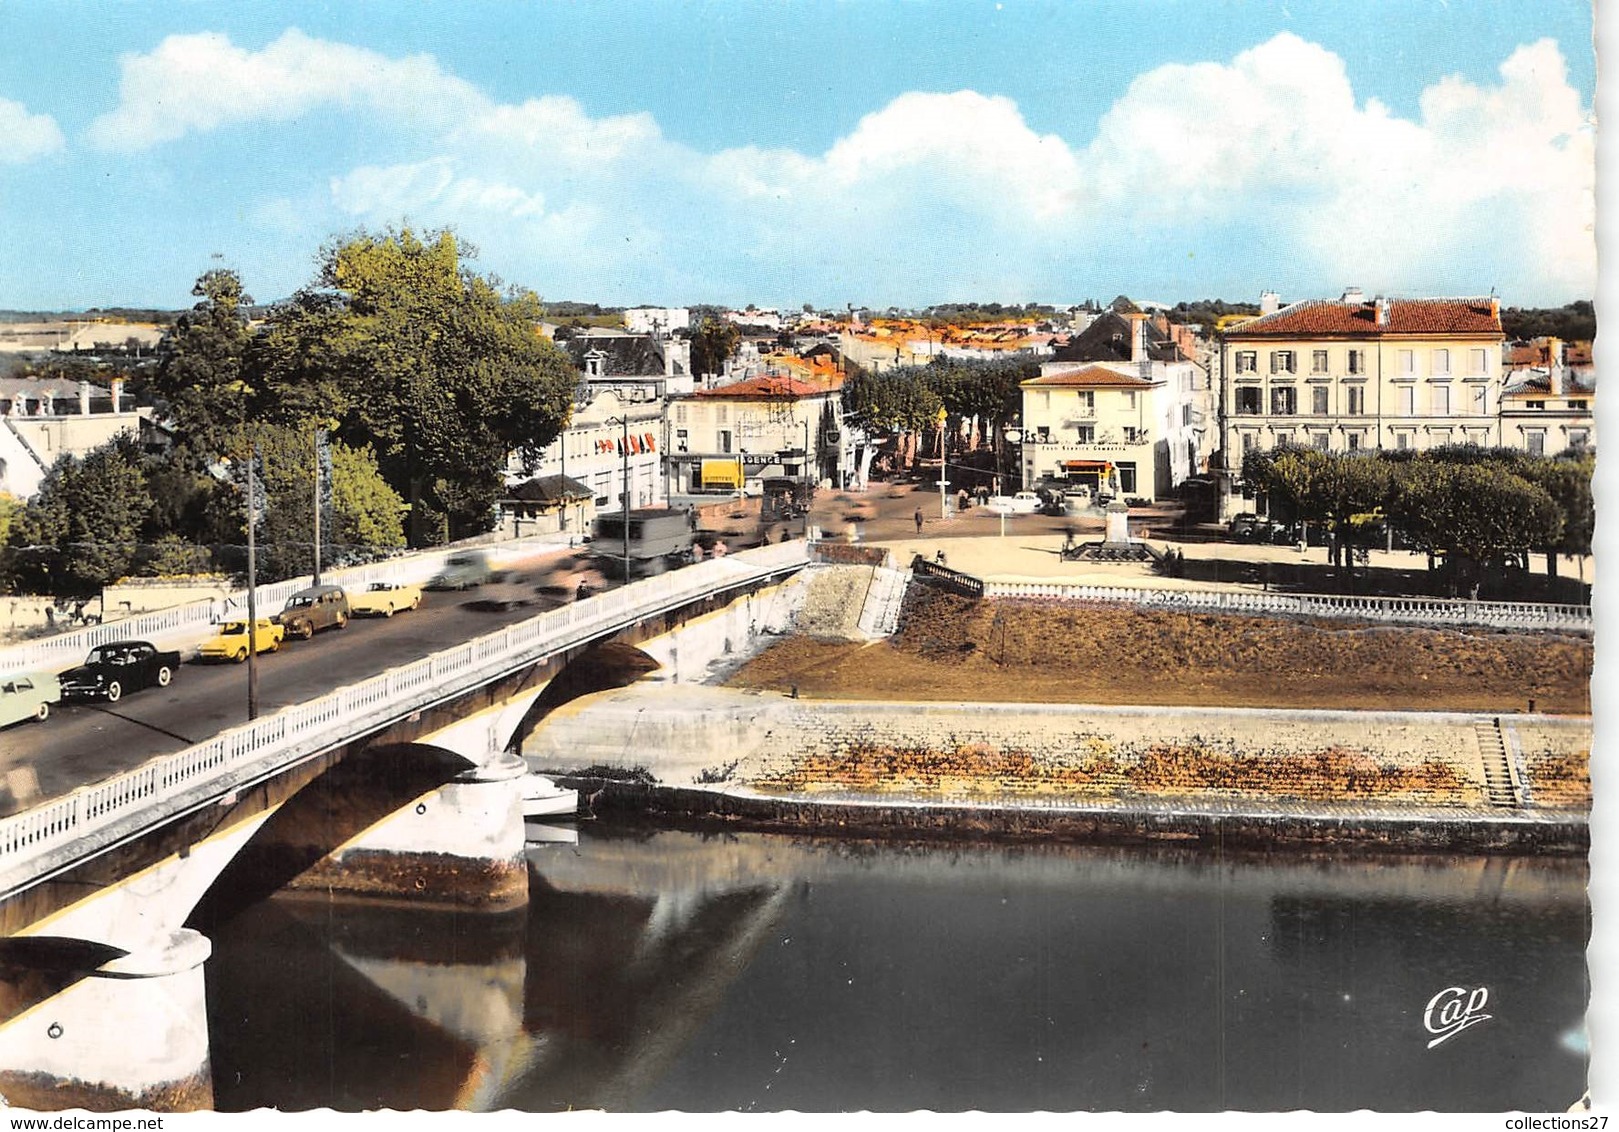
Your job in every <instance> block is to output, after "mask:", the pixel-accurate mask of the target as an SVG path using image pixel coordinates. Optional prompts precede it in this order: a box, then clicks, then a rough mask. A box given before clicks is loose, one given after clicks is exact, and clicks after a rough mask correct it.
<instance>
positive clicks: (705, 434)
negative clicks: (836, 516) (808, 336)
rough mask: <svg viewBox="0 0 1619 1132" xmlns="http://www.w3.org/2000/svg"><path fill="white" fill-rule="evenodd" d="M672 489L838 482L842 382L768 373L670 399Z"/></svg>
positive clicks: (675, 491)
mask: <svg viewBox="0 0 1619 1132" xmlns="http://www.w3.org/2000/svg"><path fill="white" fill-rule="evenodd" d="M667 417H668V435H669V444H668V453H667V456H668V470H669V477H670V481H671V486H670V489H669V490H670V493H671V494H677V495H680V494H701V493H704V492H721V493H723V492H731V493H736V492H746V493H756V492H757V491H758V490H759V486H760V484H761V483H762V481H763V480H765V479H767V478H772V477H790V478H808V479H810V480H811V481H813V482H816V483H820V482H824V481H827V480H831V481H832V482H834V483H836V482H838V478H837V477H838V470H839V468H840V467H842V466H846V464H845V460H844V457H843V446H844V429H843V409H842V404H841V401H840V396H839V386H838V385H837V384H833V383H826V384H822V383H816V384H811V383H809V382H806V381H802V380H800V379H798V378H796V377H789V376H777V375H773V376H764V377H756V378H750V379H748V380H746V381H735V382H731V383H730V384H728V385H719V386H715V387H713V388H710V389H698V390H694V391H693V392H691V393H687V394H684V395H682V396H674V397H670V398H669V401H668V412H667Z"/></svg>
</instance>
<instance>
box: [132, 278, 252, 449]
mask: <svg viewBox="0 0 1619 1132" xmlns="http://www.w3.org/2000/svg"><path fill="white" fill-rule="evenodd" d="M191 293H192V294H193V295H197V296H199V297H200V298H201V302H199V303H197V305H196V306H194V307H193V308H192V309H191V310H190V311H188V312H187V313H185V314H183V315H181V316H180V317H179V318H178V319H177V320H176V321H175V324H174V329H173V330H171V331H170V332H169V334H168V335H167V336H166V337H165V338H164V339H163V345H162V347H161V349H160V351H159V361H158V366H157V371H156V372H155V373H153V374H152V375H151V376H150V381H149V388H150V392H151V394H152V396H153V398H154V400H156V402H157V403H158V407H159V408H160V409H161V410H162V411H163V412H164V413H165V414H166V415H167V416H168V418H169V419H170V420H171V421H172V422H173V424H174V426H175V429H176V431H177V432H178V434H179V450H180V453H181V456H182V458H184V459H187V460H188V461H189V462H190V463H191V464H192V465H193V466H205V465H207V464H209V463H211V462H212V461H214V460H216V459H218V458H219V457H220V456H221V455H223V454H224V453H225V449H226V445H227V442H228V438H229V437H230V436H232V435H234V433H235V432H236V431H237V430H238V429H240V428H241V426H242V423H243V421H245V420H247V419H248V417H249V415H250V414H251V413H252V412H254V411H256V410H257V409H258V408H259V406H257V405H256V404H255V396H254V391H253V390H252V389H251V388H250V386H249V385H248V383H247V381H246V378H245V365H246V361H247V354H248V347H249V343H250V340H251V334H250V331H249V330H248V324H247V307H248V305H249V304H251V303H252V301H253V300H252V298H251V297H249V296H248V295H247V294H245V293H244V291H243V289H242V280H241V278H240V277H239V276H238V275H237V274H236V272H234V271H232V270H230V269H228V268H216V269H214V270H212V271H209V272H206V273H205V274H204V275H202V277H201V278H199V279H198V280H197V282H196V284H195V285H194V286H193V287H192V288H191Z"/></svg>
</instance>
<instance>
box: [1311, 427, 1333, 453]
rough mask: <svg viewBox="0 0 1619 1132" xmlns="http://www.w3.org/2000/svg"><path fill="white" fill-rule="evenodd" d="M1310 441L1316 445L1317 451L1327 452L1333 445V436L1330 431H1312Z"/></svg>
mask: <svg viewBox="0 0 1619 1132" xmlns="http://www.w3.org/2000/svg"><path fill="white" fill-rule="evenodd" d="M1310 443H1311V444H1313V445H1314V446H1315V450H1316V451H1317V452H1325V451H1326V450H1327V449H1328V448H1330V447H1331V446H1332V436H1331V434H1330V433H1325V432H1317V433H1312V434H1311V435H1310Z"/></svg>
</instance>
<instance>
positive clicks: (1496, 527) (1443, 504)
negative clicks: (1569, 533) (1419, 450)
mask: <svg viewBox="0 0 1619 1132" xmlns="http://www.w3.org/2000/svg"><path fill="white" fill-rule="evenodd" d="M1389 517H1390V519H1391V520H1392V521H1394V522H1395V523H1397V524H1398V525H1399V527H1400V529H1401V530H1402V531H1403V532H1404V533H1405V535H1406V537H1407V538H1409V539H1410V540H1411V541H1413V542H1414V543H1415V544H1416V545H1417V546H1418V547H1420V548H1422V549H1425V550H1427V551H1429V552H1430V553H1434V554H1442V555H1444V556H1445V559H1446V567H1447V570H1448V571H1449V572H1450V573H1451V575H1452V578H1453V579H1455V580H1458V581H1461V582H1464V583H1465V582H1469V581H1474V582H1476V581H1481V580H1483V579H1484V578H1486V577H1487V576H1488V575H1489V573H1490V572H1492V571H1493V570H1495V569H1497V568H1498V567H1499V566H1500V564H1501V561H1502V558H1503V556H1505V555H1509V554H1522V553H1527V552H1528V551H1529V550H1530V549H1531V548H1532V547H1537V546H1544V545H1548V544H1551V543H1554V542H1555V541H1556V540H1557V539H1558V538H1559V537H1560V534H1561V525H1562V516H1561V515H1560V514H1559V513H1558V509H1557V504H1556V503H1554V502H1553V501H1552V498H1551V496H1550V495H1548V494H1547V493H1546V491H1545V489H1544V488H1541V487H1538V486H1536V485H1535V484H1532V483H1530V482H1529V481H1528V480H1526V479H1524V478H1523V477H1522V476H1519V475H1515V474H1513V473H1511V472H1506V471H1502V470H1501V469H1500V468H1499V467H1496V466H1492V465H1490V464H1488V463H1454V462H1445V461H1440V460H1433V459H1416V460H1411V461H1408V462H1406V463H1405V464H1403V465H1401V466H1400V468H1399V472H1398V473H1397V476H1396V479H1395V482H1394V487H1393V491H1392V492H1391V494H1390V501H1389Z"/></svg>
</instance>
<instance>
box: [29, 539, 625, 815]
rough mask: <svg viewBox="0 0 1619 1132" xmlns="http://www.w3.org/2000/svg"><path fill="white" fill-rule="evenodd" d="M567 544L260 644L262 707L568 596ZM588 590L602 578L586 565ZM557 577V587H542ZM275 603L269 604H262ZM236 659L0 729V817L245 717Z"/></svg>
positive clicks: (571, 581) (284, 703)
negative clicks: (484, 579)
mask: <svg viewBox="0 0 1619 1132" xmlns="http://www.w3.org/2000/svg"><path fill="white" fill-rule="evenodd" d="M568 558H569V555H568V553H567V552H561V553H559V554H552V555H547V556H544V557H538V558H535V559H531V560H529V561H526V562H523V563H520V564H517V565H516V566H515V567H514V569H513V571H512V573H511V574H510V575H509V576H508V577H507V579H506V581H505V582H503V583H500V584H498V585H493V586H490V587H485V588H480V589H472V590H466V591H461V592H455V591H448V592H429V593H426V594H424V595H423V599H422V605H421V608H419V609H416V610H413V611H411V612H408V613H396V614H395V615H394V616H393V617H391V618H381V617H365V618H356V619H354V620H352V621H351V622H349V625H348V627H347V628H344V629H327V630H325V631H324V632H321V633H317V634H316V635H315V636H314V637H313V638H311V639H310V640H307V641H302V640H288V641H287V642H285V643H284V644H283V645H282V647H281V650H280V651H279V652H275V653H261V654H259V657H258V660H257V662H256V664H255V667H256V668H257V669H258V708H259V714H260V715H261V716H264V715H269V714H272V713H273V712H276V711H279V710H280V709H282V708H285V707H289V706H291V705H293V704H298V703H302V702H304V701H307V700H311V699H314V698H316V697H318V696H322V695H325V694H326V693H327V692H330V691H332V690H334V689H336V688H339V687H342V686H343V685H345V684H354V683H358V682H359V681H361V680H365V679H368V678H370V677H372V676H376V675H378V674H380V673H382V672H385V671H387V670H388V669H390V668H395V667H398V666H400V665H403V664H408V663H410V662H412V661H415V660H420V659H421V658H423V657H426V656H429V655H431V654H433V653H436V652H442V651H444V650H445V649H448V648H451V647H453V646H455V645H458V644H460V643H461V642H463V641H466V640H469V639H471V638H473V637H477V636H481V635H482V634H485V633H491V632H494V631H496V630H497V629H501V628H504V627H505V626H507V625H511V624H514V623H516V622H519V621H524V620H527V619H528V618H530V617H533V616H535V615H536V614H539V613H543V612H545V611H546V610H547V609H553V608H555V607H557V606H558V605H561V604H564V603H565V602H567V601H571V600H573V598H572V593H573V586H574V585H576V584H577V582H576V579H577V577H578V573H577V571H574V570H573V569H572V568H571V566H570V565H569V563H568ZM593 577H594V581H595V586H596V592H599V591H600V589H601V588H602V583H601V582H600V579H599V576H593ZM558 584H560V586H561V589H562V593H560V594H558V593H556V592H555V591H554V590H553V591H545V590H542V589H541V588H540V587H542V586H557V585H558ZM518 595H522V596H525V597H527V598H529V599H530V600H531V604H529V605H527V606H522V607H514V608H505V609H499V608H493V607H491V605H490V603H489V601H488V598H490V597H496V596H499V597H514V596H518ZM271 612H274V611H271ZM247 676H248V666H247V665H246V664H232V663H229V662H225V663H219V662H210V663H199V662H196V661H192V662H189V663H186V664H184V665H182V666H181V668H180V671H179V672H178V673H177V674H176V676H175V678H174V682H173V683H172V684H170V685H169V686H168V687H167V688H155V687H154V688H147V689H144V690H142V691H139V692H130V693H127V694H126V695H125V696H124V698H123V699H121V700H120V701H119V702H118V703H116V704H106V703H77V704H69V703H66V702H64V703H61V704H59V705H57V706H56V707H55V708H54V709H53V710H52V712H51V717H50V718H49V719H48V720H46V721H45V722H44V723H22V724H17V725H15V726H12V727H8V728H6V729H5V730H3V731H0V782H4V783H5V786H6V789H4V790H0V816H5V815H8V814H11V813H15V812H17V811H18V810H21V809H26V808H28V807H29V806H31V805H35V804H38V803H39V802H41V801H44V800H48V799H50V798H54V797H59V796H61V795H63V794H66V793H68V792H70V791H72V790H73V789H75V788H77V787H79V786H83V785H86V784H88V783H92V782H99V781H101V780H102V779H105V778H110V777H112V776H113V775H116V774H119V773H122V772H124V771H127V770H132V769H134V768H135V767H137V766H139V765H141V764H142V763H144V762H146V761H147V760H148V759H151V758H153V757H155V756H158V755H166V754H172V753H173V752H175V751H180V750H183V749H185V748H186V747H190V746H193V745H195V744H197V743H200V742H202V741H204V740H205V739H208V738H210V737H212V736H214V735H217V734H218V733H219V732H221V731H224V730H226V729H228V728H231V727H235V726H237V725H239V724H242V723H246V722H247V721H248V714H247Z"/></svg>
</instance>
